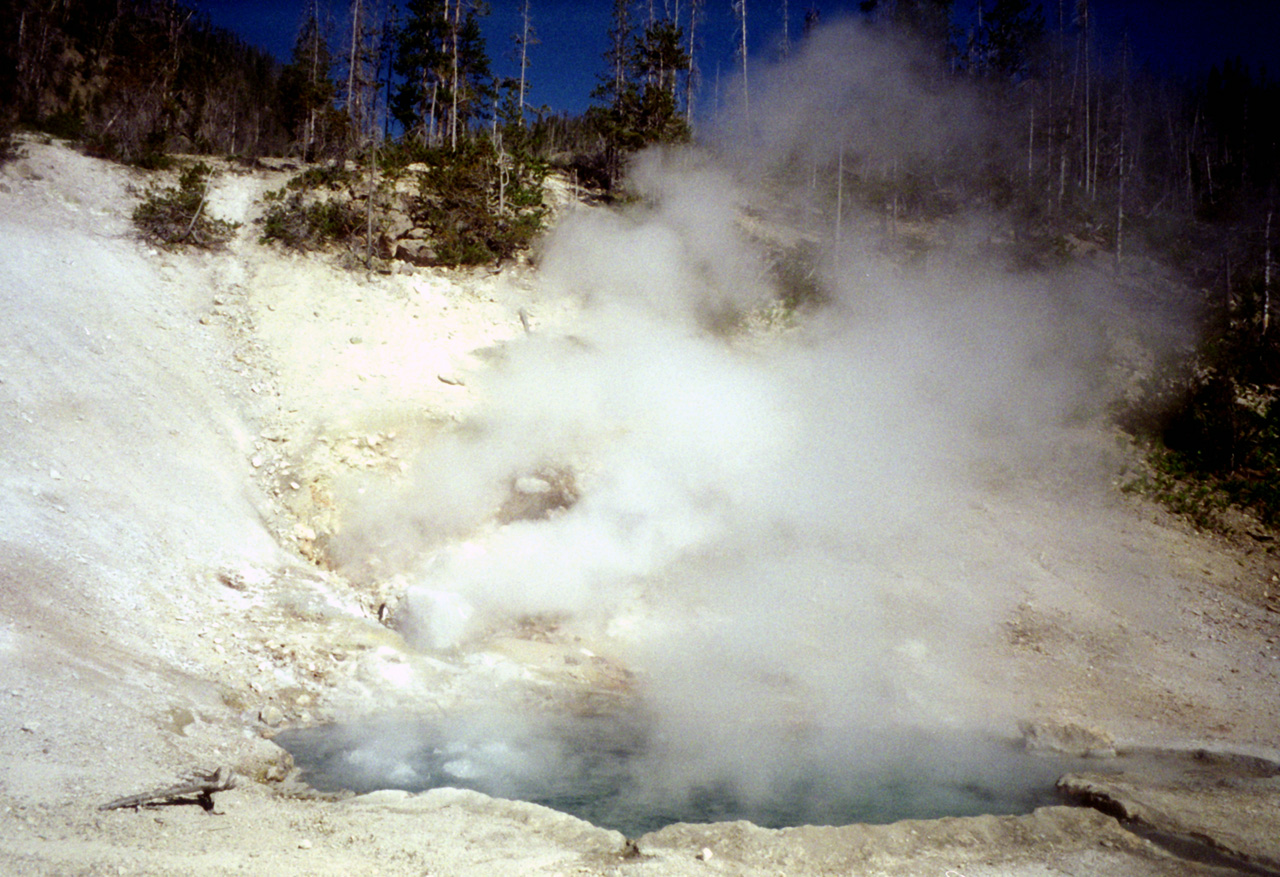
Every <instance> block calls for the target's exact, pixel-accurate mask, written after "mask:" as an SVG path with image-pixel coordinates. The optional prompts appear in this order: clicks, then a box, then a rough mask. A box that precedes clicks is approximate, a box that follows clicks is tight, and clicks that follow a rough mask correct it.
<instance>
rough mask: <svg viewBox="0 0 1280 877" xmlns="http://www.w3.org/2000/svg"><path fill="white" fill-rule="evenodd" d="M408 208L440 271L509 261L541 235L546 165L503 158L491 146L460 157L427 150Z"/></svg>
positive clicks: (469, 148)
mask: <svg viewBox="0 0 1280 877" xmlns="http://www.w3.org/2000/svg"><path fill="white" fill-rule="evenodd" d="M418 157H419V158H420V159H425V160H426V161H427V162H428V164H429V166H428V168H427V170H425V171H422V172H420V173H419V174H418V195H417V197H416V198H414V199H413V200H412V204H411V205H410V207H411V210H412V214H413V219H414V222H415V224H417V225H419V226H421V227H423V228H426V229H429V230H430V232H431V235H432V239H433V241H434V243H435V245H436V253H437V257H438V261H439V262H440V264H442V265H477V264H482V263H485V262H496V261H500V260H502V259H506V258H510V257H511V256H512V255H514V254H515V253H516V252H517V251H519V250H520V249H523V248H525V247H527V246H529V244H530V243H531V242H532V241H533V238H534V237H535V236H536V235H537V234H538V232H539V231H540V230H541V229H542V222H543V219H544V218H545V216H546V212H547V211H546V207H545V205H544V203H543V198H542V184H543V180H544V178H545V176H546V165H545V164H543V163H541V162H535V161H532V160H529V159H521V158H520V157H518V156H513V155H505V156H499V155H498V154H497V153H496V152H495V151H494V149H493V146H492V144H490V143H489V142H488V141H477V142H474V143H468V144H466V145H465V146H463V147H460V148H459V149H457V150H456V151H446V150H443V149H439V150H424V151H423V152H421V153H419V155H418Z"/></svg>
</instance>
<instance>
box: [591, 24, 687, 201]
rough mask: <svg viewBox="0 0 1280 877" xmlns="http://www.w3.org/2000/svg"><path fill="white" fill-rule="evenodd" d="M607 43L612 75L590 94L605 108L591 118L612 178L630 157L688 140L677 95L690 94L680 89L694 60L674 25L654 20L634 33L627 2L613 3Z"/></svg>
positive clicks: (594, 109)
mask: <svg viewBox="0 0 1280 877" xmlns="http://www.w3.org/2000/svg"><path fill="white" fill-rule="evenodd" d="M609 42H610V46H609V50H608V51H607V52H606V53H605V61H606V62H607V63H608V65H609V70H608V72H607V73H606V74H605V75H604V76H603V77H601V81H600V84H599V85H598V86H597V87H596V89H595V91H594V92H592V96H593V97H595V98H596V99H597V100H601V101H604V103H605V105H604V106H597V107H593V108H592V110H591V117H592V120H593V122H594V124H595V126H596V128H597V130H598V131H599V132H600V134H601V136H602V137H603V138H604V141H605V144H606V146H605V152H606V155H605V160H606V173H607V175H608V177H609V178H610V179H614V178H616V177H617V176H618V174H619V173H620V171H621V168H622V158H623V156H625V155H627V154H628V153H631V152H635V151H637V150H639V149H641V148H643V147H644V146H646V145H647V144H650V143H673V142H678V141H681V140H685V139H687V138H688V136H689V126H688V123H687V121H686V120H685V118H684V114H683V112H682V110H681V107H680V104H679V96H680V94H681V93H682V91H686V90H685V89H682V88H681V87H680V86H681V79H682V77H685V78H687V77H688V75H689V68H690V61H689V55H688V53H687V52H686V51H685V49H684V31H683V29H682V28H681V27H680V26H679V25H678V24H677V23H676V22H675V21H673V20H672V19H670V18H661V19H655V20H654V21H653V22H652V23H651V24H650V25H648V26H647V27H646V28H645V29H644V31H643V32H641V33H636V32H635V31H634V29H633V27H632V24H631V17H630V13H629V11H628V9H627V3H626V2H625V0H616V2H615V3H614V15H613V24H612V26H611V28H610V31H609Z"/></svg>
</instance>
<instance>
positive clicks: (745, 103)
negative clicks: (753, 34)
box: [734, 0, 751, 131]
mask: <svg viewBox="0 0 1280 877" xmlns="http://www.w3.org/2000/svg"><path fill="white" fill-rule="evenodd" d="M734 5H735V6H736V7H737V9H736V11H737V13H738V54H739V55H741V56H742V110H743V114H744V116H745V117H746V120H747V130H748V131H750V129H751V90H750V88H749V87H748V85H747V0H737V2H736V3H735V4H734Z"/></svg>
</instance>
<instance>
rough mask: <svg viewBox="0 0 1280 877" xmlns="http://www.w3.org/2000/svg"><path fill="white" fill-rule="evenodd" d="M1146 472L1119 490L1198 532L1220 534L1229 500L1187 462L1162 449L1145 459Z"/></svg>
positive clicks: (1158, 448)
mask: <svg viewBox="0 0 1280 877" xmlns="http://www.w3.org/2000/svg"><path fill="white" fill-rule="evenodd" d="M1146 463H1147V471H1146V472H1145V473H1143V474H1141V475H1138V476H1137V477H1135V478H1132V479H1130V480H1128V481H1126V482H1125V483H1123V484H1122V485H1121V486H1120V489H1121V490H1122V491H1124V492H1125V493H1134V494H1139V495H1141V496H1146V497H1149V498H1150V499H1153V500H1155V501H1156V502H1158V503H1160V504H1161V505H1163V506H1164V507H1165V508H1167V509H1169V511H1171V512H1173V513H1174V514H1177V515H1181V516H1182V517H1184V518H1186V519H1187V520H1188V521H1190V522H1191V523H1192V524H1194V525H1195V526H1196V527H1198V528H1199V529H1201V530H1207V531H1210V532H1221V531H1222V530H1223V529H1224V522H1223V512H1225V511H1226V509H1227V508H1228V507H1229V506H1230V504H1231V500H1230V497H1229V496H1228V494H1227V493H1226V492H1225V491H1223V490H1222V489H1221V488H1220V487H1219V486H1218V485H1217V484H1216V483H1215V482H1214V481H1213V480H1211V479H1205V478H1203V477H1201V476H1199V475H1198V474H1197V473H1196V472H1195V471H1194V470H1193V469H1192V468H1190V467H1188V465H1187V461H1186V459H1185V458H1184V457H1183V456H1182V455H1181V454H1178V453H1177V452H1176V451H1171V450H1169V449H1168V448H1166V447H1164V446H1162V445H1158V444H1156V445H1153V446H1152V447H1151V448H1150V449H1149V450H1148V451H1147V455H1146Z"/></svg>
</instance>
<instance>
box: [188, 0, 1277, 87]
mask: <svg viewBox="0 0 1280 877" xmlns="http://www.w3.org/2000/svg"><path fill="white" fill-rule="evenodd" d="M309 2H310V0H276V2H269V3H264V2H262V0H198V2H197V3H196V5H197V6H198V7H199V8H200V9H202V10H204V11H206V12H207V13H208V14H209V15H210V17H211V18H212V20H213V22H214V23H215V24H217V25H220V26H222V27H225V28H227V29H228V30H232V31H235V32H236V33H238V34H240V35H241V36H242V37H243V38H244V39H245V40H246V41H247V42H250V43H253V44H255V45H259V46H262V47H263V48H266V49H267V50H269V51H271V52H272V53H273V54H275V55H276V56H277V57H279V58H281V59H284V60H287V59H288V57H289V53H290V51H291V50H292V48H293V41H294V38H295V36H296V35H297V31H298V26H299V24H300V22H301V20H302V17H303V11H304V9H305V8H306V7H307V6H308V4H309ZM667 2H671V0H667ZM688 2H689V0H682V2H681V6H682V8H683V9H687V8H688ZM986 2H987V3H988V4H989V3H991V2H992V0H986ZM365 3H366V5H367V6H377V5H378V0H365ZM654 3H655V6H656V7H657V8H658V9H659V10H661V8H662V7H663V0H654ZM747 4H748V6H747V9H748V12H747V25H748V32H749V36H750V46H751V51H752V53H753V55H754V56H756V57H759V58H768V57H770V56H772V55H773V54H774V53H775V52H776V49H777V46H778V43H779V39H780V36H781V33H782V14H781V12H782V6H783V3H782V0H747ZM521 5H522V0H490V2H489V6H490V10H491V11H490V14H489V15H488V16H487V17H486V18H485V19H484V21H483V25H484V30H485V39H486V44H487V47H488V51H489V56H490V58H491V59H492V61H493V69H494V72H495V73H496V74H498V75H514V74H516V73H518V67H517V65H516V62H515V61H514V59H513V58H512V57H511V52H512V49H513V48H514V44H513V42H512V36H513V35H514V34H515V33H516V32H517V31H518V30H519V27H520V8H521ZM637 5H638V6H640V7H642V8H643V6H644V5H645V4H644V3H643V2H641V3H638V4H637ZM975 5H976V2H975V0H957V2H956V15H957V18H958V19H964V20H967V18H968V17H969V16H971V15H972V14H973V10H974V8H975ZM320 6H321V9H322V10H325V9H327V10H329V14H330V15H331V17H332V20H333V26H334V30H335V33H336V34H341V33H342V32H343V31H345V29H346V21H347V16H348V14H349V13H348V8H349V6H350V3H349V0H320ZM612 6H613V4H612V2H611V0H531V3H530V9H531V14H532V17H533V24H534V28H535V30H536V32H537V35H538V37H539V39H540V40H541V43H540V44H539V45H537V46H534V47H533V48H532V49H531V52H530V60H531V67H530V70H529V85H530V93H529V96H528V98H527V100H528V102H529V103H531V104H532V105H535V106H537V105H543V104H545V105H547V106H550V107H551V108H552V109H553V110H568V111H570V112H575V113H576V112H580V111H582V110H583V109H585V108H586V107H587V106H588V105H589V104H590V102H591V100H590V93H591V89H592V88H593V87H594V86H595V83H596V79H597V77H598V75H599V74H600V73H601V71H602V70H603V68H604V61H603V60H602V55H603V53H604V51H605V48H606V40H607V33H608V29H609V18H610V14H611V11H612ZM787 6H788V11H789V17H790V19H791V23H790V32H791V36H792V38H793V39H795V38H798V36H799V34H800V32H801V31H802V29H803V21H804V14H805V10H806V9H807V8H808V7H810V6H813V7H816V8H817V9H818V10H819V12H820V13H821V15H822V19H823V20H824V21H829V20H832V19H834V18H838V17H839V16H841V15H843V14H848V13H849V12H851V11H853V10H856V8H857V6H858V0H787ZM1044 6H1045V18H1046V23H1047V24H1048V25H1049V26H1050V28H1054V27H1056V25H1057V15H1058V8H1059V3H1058V0H1045V2H1044ZM1063 6H1064V7H1065V8H1066V10H1067V12H1068V14H1070V11H1071V10H1072V8H1073V7H1074V6H1075V0H1063ZM1091 7H1092V9H1093V15H1094V20H1095V23H1096V25H1097V27H1098V33H1099V34H1100V35H1101V37H1102V39H1103V41H1104V43H1106V42H1108V41H1109V42H1112V43H1114V42H1115V41H1116V40H1117V39H1118V37H1119V34H1120V33H1121V32H1122V31H1125V30H1127V31H1128V33H1129V34H1130V40H1131V44H1132V46H1133V48H1134V53H1135V60H1136V61H1137V62H1138V63H1142V62H1144V61H1149V62H1151V63H1153V64H1154V65H1155V66H1157V67H1158V68H1164V69H1174V70H1178V71H1184V72H1195V71H1197V70H1201V69H1206V68H1208V67H1209V66H1210V65H1212V64H1216V63H1220V62H1221V61H1223V60H1224V59H1226V58H1228V57H1234V56H1236V55H1239V56H1241V57H1243V58H1244V59H1245V60H1246V61H1249V62H1250V63H1251V64H1252V65H1253V66H1254V67H1255V69H1257V68H1258V67H1260V66H1265V67H1266V68H1267V70H1268V72H1269V74H1270V76H1271V77H1272V78H1273V79H1274V78H1276V77H1277V74H1280V0H1091ZM704 15H705V20H704V24H703V25H702V39H701V42H702V45H703V50H702V55H701V57H700V59H699V66H700V67H701V69H702V76H703V80H704V83H705V87H704V93H703V97H702V101H701V103H702V105H703V106H704V107H705V106H706V105H707V103H708V102H709V101H713V100H714V95H713V93H712V92H713V87H714V82H715V77H716V72H717V69H719V71H720V74H721V76H722V77H724V78H727V77H729V76H731V75H732V72H733V71H734V70H735V62H734V60H733V47H734V28H733V12H732V3H731V0H705V2H704Z"/></svg>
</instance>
